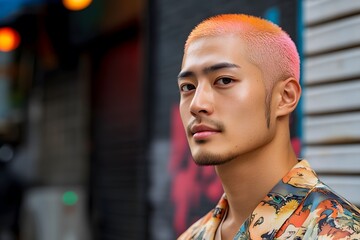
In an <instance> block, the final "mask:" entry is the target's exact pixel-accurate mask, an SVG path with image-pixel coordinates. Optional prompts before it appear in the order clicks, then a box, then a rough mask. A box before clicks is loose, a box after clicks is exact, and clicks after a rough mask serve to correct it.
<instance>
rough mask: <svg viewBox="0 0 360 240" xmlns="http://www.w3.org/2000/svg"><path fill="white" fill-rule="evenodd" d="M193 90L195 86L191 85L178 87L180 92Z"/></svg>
mask: <svg viewBox="0 0 360 240" xmlns="http://www.w3.org/2000/svg"><path fill="white" fill-rule="evenodd" d="M194 89H195V86H194V85H192V84H184V85H182V86H181V87H180V90H181V91H182V92H188V91H191V90H194Z"/></svg>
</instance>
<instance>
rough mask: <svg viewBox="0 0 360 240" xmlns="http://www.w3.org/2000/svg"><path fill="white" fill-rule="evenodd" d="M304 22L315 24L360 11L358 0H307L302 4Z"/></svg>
mask: <svg viewBox="0 0 360 240" xmlns="http://www.w3.org/2000/svg"><path fill="white" fill-rule="evenodd" d="M304 7H305V9H304V20H305V24H306V25H309V24H315V23H318V22H322V21H327V20H329V19H334V18H339V17H342V16H345V15H350V14H353V13H356V12H360V1H358V0H307V1H305V4H304Z"/></svg>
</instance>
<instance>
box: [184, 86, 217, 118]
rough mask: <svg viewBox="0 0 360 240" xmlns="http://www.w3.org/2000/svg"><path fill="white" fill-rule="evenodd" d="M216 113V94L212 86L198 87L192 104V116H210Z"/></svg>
mask: <svg viewBox="0 0 360 240" xmlns="http://www.w3.org/2000/svg"><path fill="white" fill-rule="evenodd" d="M213 111H214V94H213V92H212V89H211V86H208V85H198V86H197V88H196V91H195V95H194V97H193V99H192V101H191V104H190V112H191V114H192V115H194V116H197V115H199V114H206V115H209V114H211V113H212V112H213Z"/></svg>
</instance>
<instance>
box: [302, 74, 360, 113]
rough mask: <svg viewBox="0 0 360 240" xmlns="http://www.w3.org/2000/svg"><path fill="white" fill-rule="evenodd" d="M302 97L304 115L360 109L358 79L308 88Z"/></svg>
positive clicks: (359, 82) (359, 80)
mask: <svg viewBox="0 0 360 240" xmlns="http://www.w3.org/2000/svg"><path fill="white" fill-rule="evenodd" d="M303 97H304V99H305V100H304V108H303V110H304V112H305V113H306V114H319V113H329V112H339V111H346V110H356V109H360V79H358V80H355V81H349V82H339V83H336V84H330V85H320V86H314V87H309V88H306V89H304V95H303Z"/></svg>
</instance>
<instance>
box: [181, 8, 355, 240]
mask: <svg viewBox="0 0 360 240" xmlns="http://www.w3.org/2000/svg"><path fill="white" fill-rule="evenodd" d="M299 68H300V64H299V55H298V52H297V50H296V46H295V44H294V43H293V41H292V40H291V39H290V37H289V36H288V35H287V34H286V33H285V32H284V31H283V30H281V29H280V28H279V27H278V26H276V25H275V24H272V23H270V22H268V21H266V20H263V19H260V18H257V17H252V16H248V15H238V14H228V15H219V16H215V17H213V18H210V19H207V20H205V21H204V22H202V23H200V24H199V25H198V26H197V27H196V28H195V29H194V30H193V31H192V32H191V34H190V35H189V37H188V39H187V41H186V44H185V50H184V57H183V62H182V67H181V72H180V73H179V75H178V85H179V89H180V95H181V99H180V113H181V118H182V121H183V124H184V127H185V129H186V134H187V138H188V142H189V145H190V149H191V153H192V155H193V158H194V161H195V162H196V163H197V164H198V165H214V166H215V169H216V172H217V174H218V176H219V177H220V179H221V182H222V185H223V188H224V192H225V193H224V195H223V196H222V198H221V199H220V201H219V203H218V205H217V206H216V207H215V208H214V209H213V210H212V211H210V212H209V213H208V214H207V215H205V216H204V217H203V218H201V219H200V220H199V221H197V222H196V223H195V224H193V225H192V226H191V227H190V228H189V229H188V230H187V231H186V232H185V233H183V234H182V235H181V236H180V237H179V238H178V239H181V240H183V239H199V240H200V239H201V240H203V239H223V240H224V239H320V238H321V239H360V211H359V209H357V208H356V207H355V206H353V205H352V204H350V203H349V202H347V201H346V200H345V199H344V198H342V197H340V196H338V195H337V194H336V193H334V192H333V191H332V190H331V189H330V188H329V187H328V186H326V185H325V184H323V183H322V182H320V181H319V179H318V178H317V176H316V174H315V173H314V171H313V170H312V169H311V168H310V166H309V164H308V163H307V162H306V160H299V159H297V157H296V155H295V153H294V151H293V149H292V147H291V144H290V133H289V117H290V114H291V112H292V111H293V110H294V109H295V107H296V105H297V103H298V102H299V98H300V94H301V88H300V85H299V78H300V76H299V75H300V70H299Z"/></svg>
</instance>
